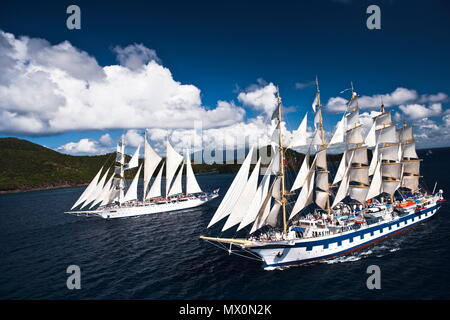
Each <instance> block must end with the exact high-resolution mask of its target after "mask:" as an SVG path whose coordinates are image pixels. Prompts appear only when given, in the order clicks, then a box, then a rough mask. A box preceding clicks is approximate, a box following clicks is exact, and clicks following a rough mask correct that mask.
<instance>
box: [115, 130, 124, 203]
mask: <svg viewBox="0 0 450 320" xmlns="http://www.w3.org/2000/svg"><path fill="white" fill-rule="evenodd" d="M124 164H125V137H124V136H123V135H122V137H121V139H120V141H119V143H118V145H117V156H116V163H115V168H114V189H115V192H116V194H117V196H116V197H117V201H119V203H120V204H122V203H123V198H124V192H125V182H124V179H125V177H124V176H125V173H124V172H125V170H124Z"/></svg>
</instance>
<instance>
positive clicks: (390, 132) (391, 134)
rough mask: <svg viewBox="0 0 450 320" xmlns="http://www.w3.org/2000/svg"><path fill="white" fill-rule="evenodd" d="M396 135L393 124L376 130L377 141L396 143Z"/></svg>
mask: <svg viewBox="0 0 450 320" xmlns="http://www.w3.org/2000/svg"><path fill="white" fill-rule="evenodd" d="M397 142H398V135H397V130H396V128H395V126H394V125H391V126H389V127H385V128H382V129H378V130H377V143H379V144H380V143H397Z"/></svg>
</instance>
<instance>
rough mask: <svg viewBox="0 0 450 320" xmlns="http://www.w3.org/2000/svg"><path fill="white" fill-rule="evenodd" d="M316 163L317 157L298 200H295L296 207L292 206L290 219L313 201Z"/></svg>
mask: <svg viewBox="0 0 450 320" xmlns="http://www.w3.org/2000/svg"><path fill="white" fill-rule="evenodd" d="M315 164H316V159H314V161H313V163H312V165H311V168H310V169H309V171H308V175H307V176H306V180H305V183H304V184H303V188H302V190H301V191H300V194H299V196H298V198H297V201H296V202H295V205H294V208H292V211H291V214H290V216H289V219H292V218H293V217H294V216H295V215H296V214H297V213H299V212H300V211H302V210H303V209H304V208H305V207H306V206H307V205H309V204H310V203H311V202H312V192H313V190H314V177H315Z"/></svg>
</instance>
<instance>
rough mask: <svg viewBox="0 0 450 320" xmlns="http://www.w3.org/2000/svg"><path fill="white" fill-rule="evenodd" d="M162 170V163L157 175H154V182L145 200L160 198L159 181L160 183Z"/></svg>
mask: <svg viewBox="0 0 450 320" xmlns="http://www.w3.org/2000/svg"><path fill="white" fill-rule="evenodd" d="M163 168H164V162H163V164H162V165H161V168H160V169H159V171H158V174H157V175H156V178H155V181H153V184H152V186H151V187H150V190H148V193H147V196H146V197H145V199H146V200H148V199H151V198H156V197H161V195H162V192H161V181H162V172H163Z"/></svg>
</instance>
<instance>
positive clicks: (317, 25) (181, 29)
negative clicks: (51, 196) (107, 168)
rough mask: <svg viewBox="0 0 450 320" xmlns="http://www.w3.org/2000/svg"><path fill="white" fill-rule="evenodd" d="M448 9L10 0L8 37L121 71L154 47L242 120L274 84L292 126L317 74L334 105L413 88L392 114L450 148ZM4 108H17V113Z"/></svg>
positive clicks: (3, 24)
mask: <svg viewBox="0 0 450 320" xmlns="http://www.w3.org/2000/svg"><path fill="white" fill-rule="evenodd" d="M70 4H77V5H79V6H80V8H81V13H82V18H81V21H82V22H81V23H82V28H81V30H68V29H67V28H66V26H65V20H66V17H67V14H66V13H65V10H66V8H67V6H68V5H70ZM370 4H377V5H379V6H380V8H381V30H369V29H367V28H366V19H367V17H368V15H367V14H366V8H367V6H368V5H370ZM449 9H450V3H449V2H448V1H427V2H425V1H351V0H348V1H345V0H340V1H338V0H335V1H333V0H322V1H276V2H273V1H272V2H269V1H247V2H245V3H243V1H227V2H217V1H192V2H187V1H164V2H163V3H161V2H153V1H133V0H129V1H126V3H124V2H112V3H111V2H109V1H57V2H55V1H39V2H36V3H31V2H30V3H29V2H28V1H4V2H2V3H1V4H0V30H2V31H3V32H6V33H10V34H12V35H14V37H16V38H18V37H20V36H26V37H29V38H40V39H45V40H47V41H48V42H49V43H50V45H57V44H59V43H61V42H63V41H68V42H70V44H71V45H72V46H73V47H74V48H77V50H79V51H81V52H85V53H86V54H87V55H88V56H90V57H92V58H94V59H95V60H96V61H97V63H98V65H99V66H100V67H104V66H109V65H118V64H119V62H120V61H118V59H117V50H114V48H116V47H117V46H120V47H121V48H126V47H127V46H129V45H133V44H142V45H143V46H145V47H146V48H149V49H152V50H155V52H156V55H157V57H158V58H159V63H160V64H162V66H164V67H165V68H167V69H168V70H170V73H171V75H172V77H173V80H175V81H176V82H179V83H181V84H186V85H193V86H195V87H196V88H198V89H199V90H200V92H201V93H200V97H201V106H202V108H206V109H208V110H211V109H214V108H216V107H217V103H218V101H227V102H228V103H234V104H235V105H236V106H237V107H241V108H242V109H243V110H245V115H244V116H243V119H239V117H238V116H237V117H236V119H235V122H236V123H237V122H239V121H243V122H248V121H249V120H251V119H254V118H255V117H257V116H258V115H261V114H263V112H261V109H258V108H255V107H252V105H251V103H250V104H247V105H246V104H244V103H243V102H242V101H241V100H239V99H238V96H239V93H241V92H244V93H246V92H250V91H252V90H256V89H261V88H263V87H264V86H266V85H268V84H271V83H272V84H275V85H278V86H279V87H280V90H281V94H282V97H283V103H284V105H285V106H289V107H292V108H290V110H291V112H289V113H288V114H287V117H288V129H291V130H292V129H295V127H296V126H297V125H298V123H299V121H300V120H301V118H302V117H303V115H304V113H305V112H306V111H310V110H311V101H312V99H313V95H314V90H315V89H314V87H313V86H311V85H309V86H305V84H308V83H310V82H311V81H312V80H313V79H314V77H315V76H316V75H317V76H318V77H319V80H320V86H321V92H322V103H323V104H327V102H328V101H329V99H330V98H333V97H339V96H342V97H344V98H348V94H349V93H348V92H346V93H345V94H343V95H340V94H339V92H340V91H342V90H343V89H345V88H348V87H349V82H350V81H353V82H354V84H355V88H356V92H358V94H359V95H361V96H367V97H372V96H374V95H380V94H391V93H393V92H395V90H396V89H398V88H404V89H407V90H410V91H411V92H413V91H414V92H416V95H417V96H416V98H412V99H410V100H405V101H403V100H402V101H401V102H403V103H402V105H403V109H401V108H399V105H393V106H392V107H390V109H392V110H393V114H395V113H397V114H398V116H397V119H407V120H410V121H413V122H414V123H415V124H416V125H417V132H419V133H420V135H421V137H419V138H418V144H419V146H425V145H427V146H429V145H430V141H432V142H433V144H434V145H433V146H448V145H449V144H450V143H449V141H450V140H449V139H447V137H450V129H448V128H447V125H448V126H449V128H450V118H449V117H446V116H447V115H448V113H446V111H447V110H448V105H449V104H448V99H447V98H448V97H445V96H444V95H448V94H450V77H449V75H450V60H449V59H448V56H449V53H450V41H449V40H450V39H449V37H450V36H449V34H450V19H449V18H450V17H449V15H450V10H449ZM296 83H297V86H296ZM298 84H300V85H298ZM299 87H300V88H299ZM5 88H8V87H7V86H5ZM5 90H6V89H5ZM24 94H26V92H24ZM438 94H443V95H441V98H440V99H438V98H436V99H437V100H436V99H434V98H433V99H426V97H429V96H430V95H438ZM346 95H347V96H346ZM394 100H395V99H394ZM435 100H436V101H435ZM434 103H439V104H440V109H439V110H438V109H436V108H437V107H436V106H434V107H432V105H433V104H434ZM408 105H413V106H416V107H408ZM417 105H419V106H421V107H422V109H420V108H419V107H417ZM0 108H1V107H0ZM4 108H9V109H8V110H9V111H10V112H12V111H11V110H12V107H10V106H4ZM423 108H425V109H426V110H425V109H423ZM373 110H375V109H374V108H369V107H368V108H367V110H363V111H366V112H370V111H373ZM430 110H431V111H430ZM329 111H332V109H329ZM416 111H417V112H416ZM421 111H422V115H423V116H422V117H421V118H420V112H421ZM105 116H107V115H105ZM340 116H341V114H338V113H335V112H327V113H326V116H325V119H326V120H325V121H326V123H325V126H326V128H328V129H329V130H331V129H332V128H333V127H334V125H335V123H336V122H337V121H338V119H339V118H340ZM99 121H101V119H99ZM231 122H232V121H231ZM231 122H230V125H231ZM150 126H152V125H150ZM218 126H220V124H217V123H216V124H214V125H213V127H218ZM129 129H130V128H129V127H128V128H124V129H121V128H116V129H115V130H110V129H108V128H102V130H95V128H92V126H91V127H89V126H85V127H81V128H79V129H77V128H75V129H73V128H70V129H67V130H65V129H60V130H57V131H52V130H47V131H46V130H37V131H34V132H28V133H27V132H18V131H14V130H12V129H11V128H9V127H7V126H5V127H4V128H1V127H0V130H1V131H0V135H1V136H18V137H22V138H25V139H28V140H31V141H34V142H37V143H39V144H42V145H46V146H48V147H51V148H54V149H57V148H58V147H60V146H62V145H64V144H67V143H70V142H77V141H79V140H80V139H83V138H85V139H93V140H98V139H99V138H100V137H101V136H103V135H104V134H105V133H109V134H110V136H111V137H112V138H113V140H114V139H116V138H117V137H118V136H119V135H120V134H122V133H123V132H124V130H129ZM22 131H23V130H22ZM140 132H141V131H140ZM436 137H439V139H436Z"/></svg>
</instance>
